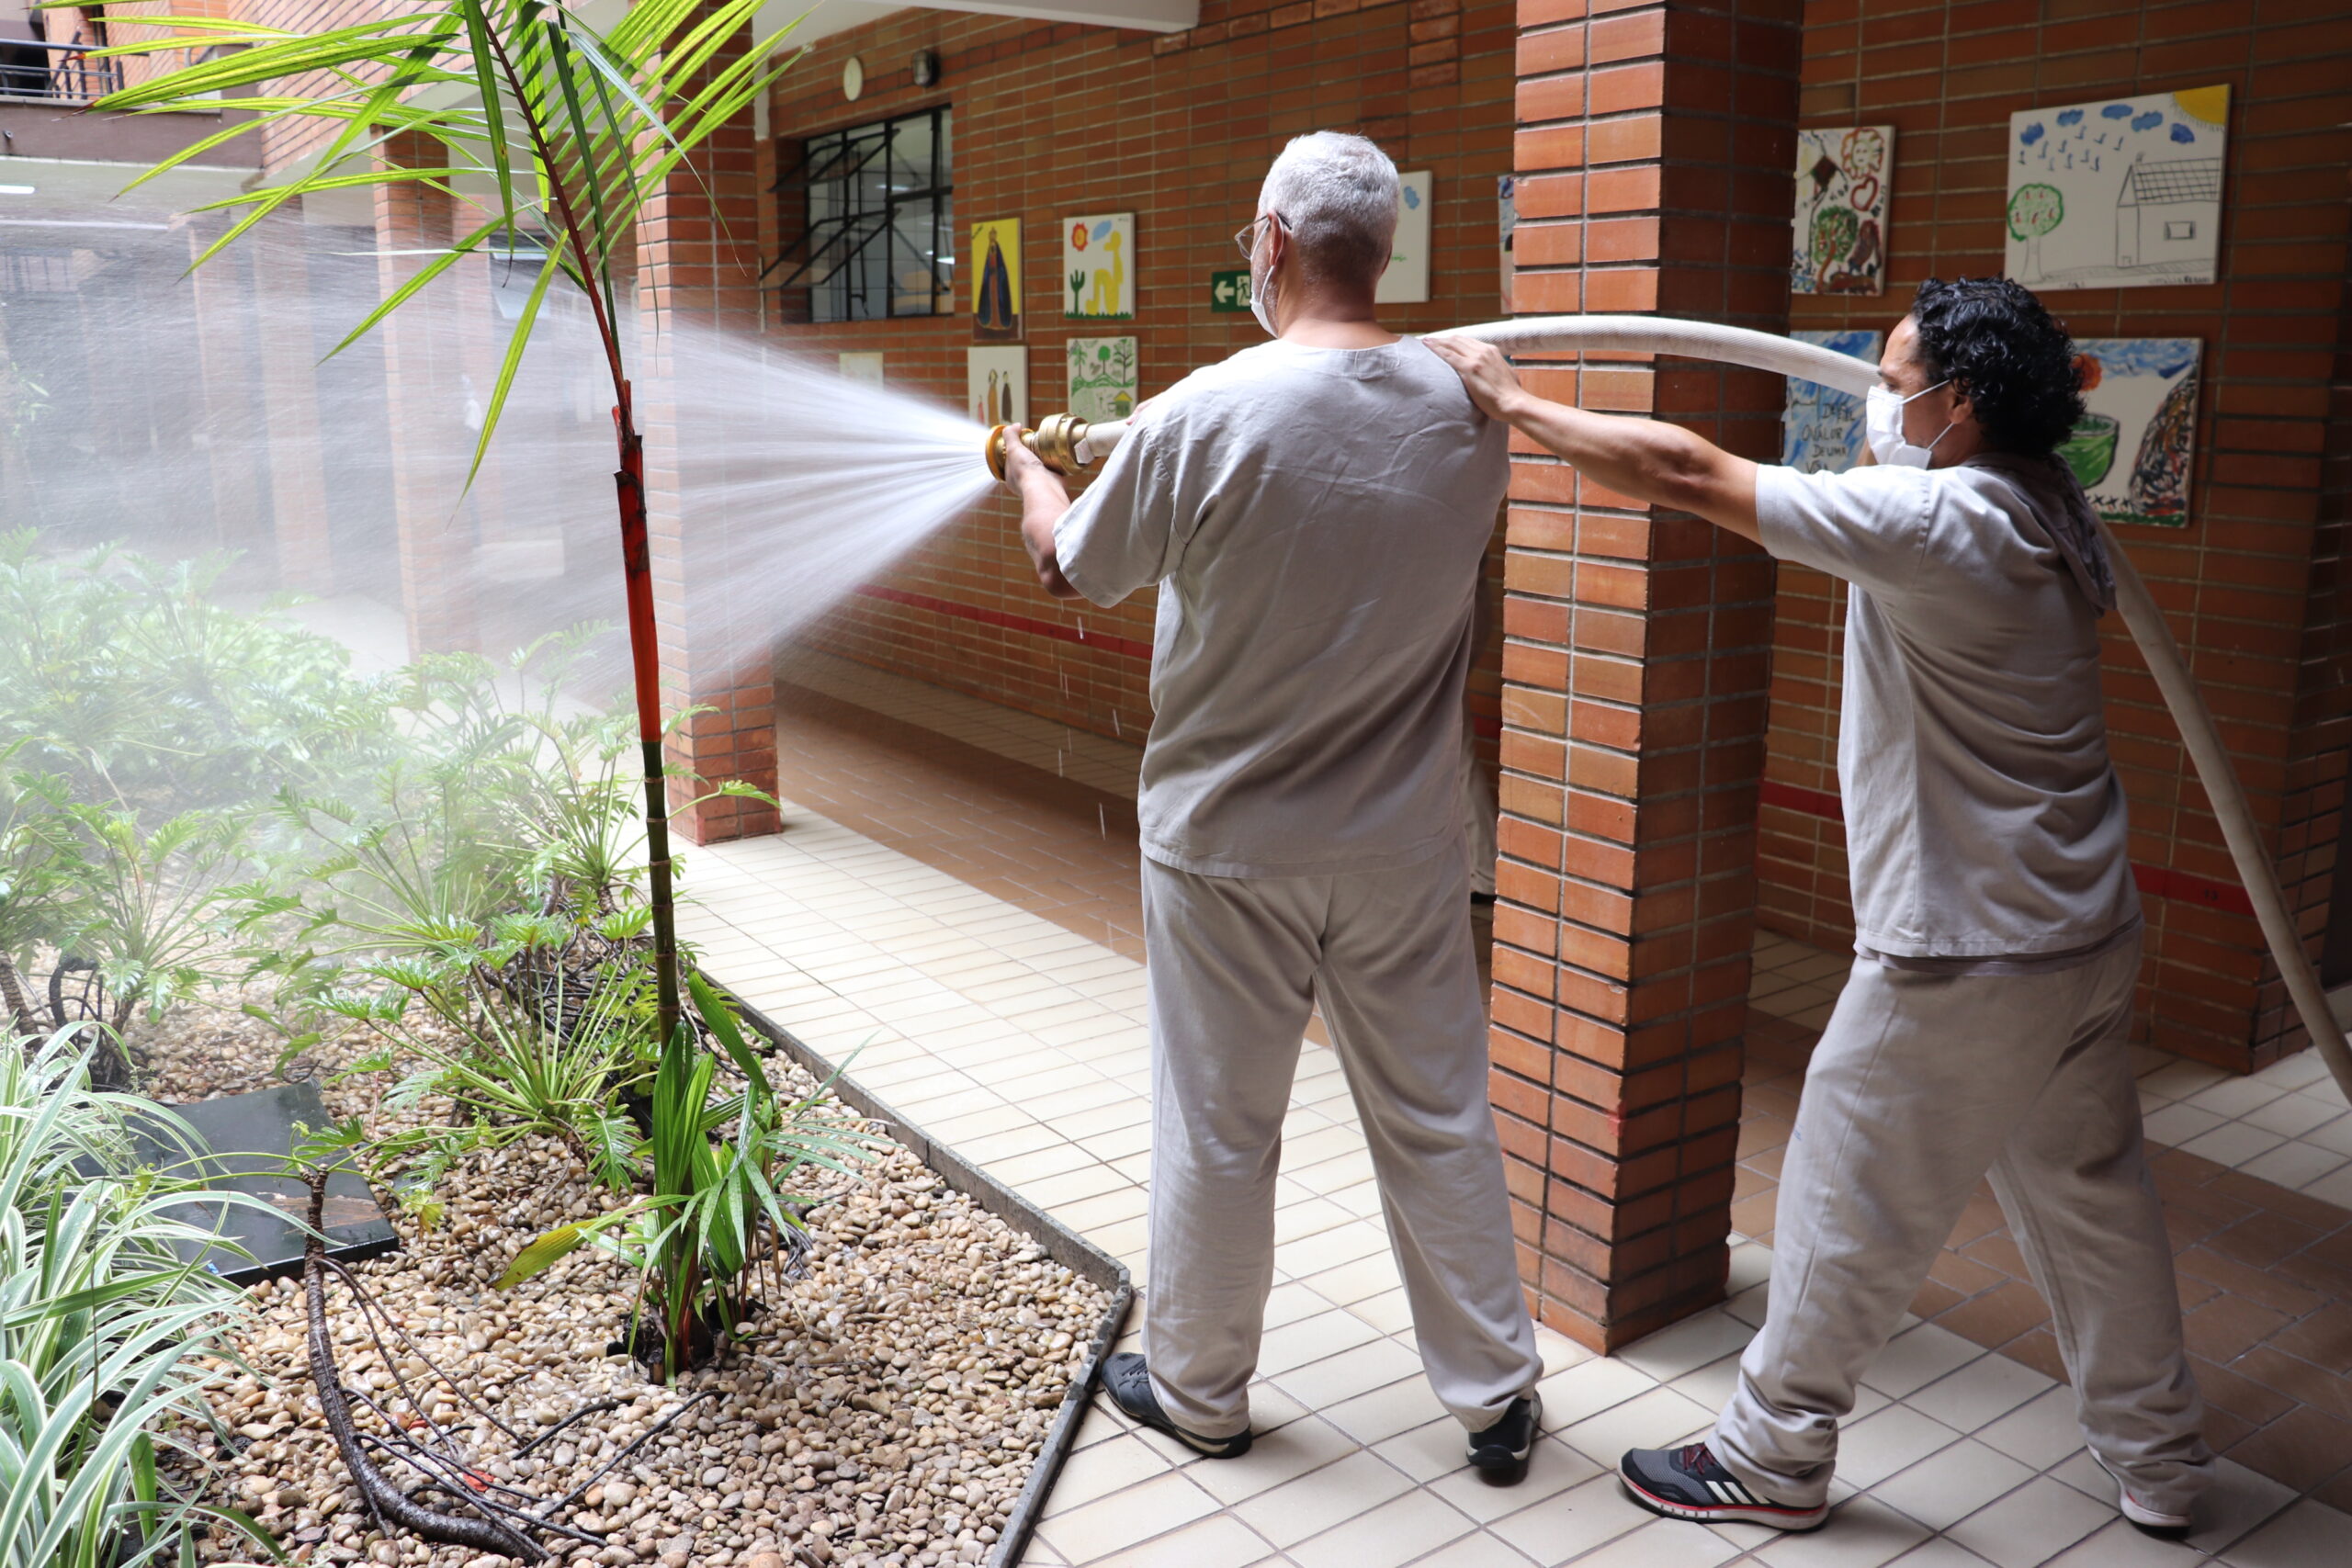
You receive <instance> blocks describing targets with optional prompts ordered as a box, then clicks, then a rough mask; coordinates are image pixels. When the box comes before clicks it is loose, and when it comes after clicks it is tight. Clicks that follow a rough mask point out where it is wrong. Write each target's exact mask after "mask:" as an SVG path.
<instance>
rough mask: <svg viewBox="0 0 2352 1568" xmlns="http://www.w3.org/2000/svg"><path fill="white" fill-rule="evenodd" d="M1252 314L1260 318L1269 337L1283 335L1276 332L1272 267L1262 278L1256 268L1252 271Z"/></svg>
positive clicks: (1251, 269) (1260, 323)
mask: <svg viewBox="0 0 2352 1568" xmlns="http://www.w3.org/2000/svg"><path fill="white" fill-rule="evenodd" d="M1250 314H1251V315H1253V316H1255V317H1257V318H1258V324H1259V325H1260V326H1261V327H1263V328H1265V329H1266V335H1267V336H1268V337H1280V336H1282V335H1283V334H1282V333H1278V332H1276V331H1275V330H1274V274H1273V270H1272V268H1271V267H1270V268H1268V269H1267V271H1266V274H1265V276H1262V277H1261V276H1259V274H1258V269H1257V268H1256V267H1254V266H1253V267H1251V268H1250Z"/></svg>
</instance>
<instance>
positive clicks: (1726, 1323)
mask: <svg viewBox="0 0 2352 1568" xmlns="http://www.w3.org/2000/svg"><path fill="white" fill-rule="evenodd" d="M1755 1335H1756V1331H1755V1330H1754V1329H1753V1328H1751V1327H1749V1326H1748V1325H1747V1324H1745V1323H1742V1322H1740V1321H1739V1319H1737V1318H1736V1317H1732V1316H1729V1315H1727V1314H1724V1312H1722V1311H1721V1310H1716V1311H1711V1312H1702V1313H1700V1314H1697V1315H1696V1316H1693V1317H1686V1318H1684V1319H1683V1320H1682V1321H1681V1322H1680V1323H1678V1324H1676V1325H1673V1326H1672V1327H1670V1328H1662V1329H1660V1330H1658V1331H1657V1333H1656V1334H1651V1335H1646V1336H1645V1337H1642V1338H1639V1339H1636V1340H1634V1342H1633V1343H1632V1344H1631V1345H1627V1346H1625V1347H1623V1348H1622V1349H1620V1350H1618V1351H1617V1352H1616V1354H1615V1356H1614V1357H1613V1358H1611V1359H1614V1360H1617V1361H1620V1362H1623V1364H1624V1365H1626V1366H1629V1367H1631V1368H1633V1369H1634V1371H1637V1372H1640V1373H1642V1374H1644V1375H1645V1376H1646V1377H1649V1378H1652V1379H1654V1380H1656V1381H1657V1382H1673V1381H1674V1380H1675V1379H1676V1378H1679V1377H1680V1376H1681V1375H1682V1374H1683V1373H1685V1372H1687V1371H1693V1370H1695V1369H1697V1368H1699V1367H1703V1366H1705V1365H1706V1364H1707V1363H1708V1362H1710V1361H1713V1360H1717V1359H1721V1358H1723V1357H1724V1356H1728V1355H1732V1354H1735V1353H1736V1352H1737V1351H1739V1350H1740V1349H1742V1348H1745V1347H1746V1346H1747V1342H1748V1340H1750V1339H1752V1338H1754V1337H1755Z"/></svg>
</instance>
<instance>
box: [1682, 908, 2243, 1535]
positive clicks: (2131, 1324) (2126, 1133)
mask: <svg viewBox="0 0 2352 1568" xmlns="http://www.w3.org/2000/svg"><path fill="white" fill-rule="evenodd" d="M2139 969H2140V944H2139V943H2138V942H2131V943H2130V944H2129V945H2127V946H2126V947H2123V948H2120V949H2118V950H2117V951H2115V952H2113V953H2107V954H2105V955H2103V956H2101V957H2098V958H2096V959H2093V960H2092V961H2090V962H2089V963H2087V964H2076V965H2075V966H2074V967H2072V968H2067V969H2062V970H2057V971H2054V972H2052V973H2047V974H2040V975H2022V976H1939V975H1928V974H1921V973H1917V972H1911V971H1905V970H1900V969H1893V968H1889V967H1887V966H1886V965H1884V964H1879V963H1877V962H1875V961H1873V960H1871V959H1867V958H1865V959H1861V960H1860V961H1858V962H1857V963H1856V964H1855V965H1854V970H1853V976H1852V978H1851V979H1849V981H1848V982H1847V985H1846V991H1845V994H1844V995H1843V996H1842V997H1840V998H1838V1007H1837V1010H1836V1012H1835V1013H1834V1014H1832V1016H1831V1018H1830V1020H1829V1027H1828V1028H1827V1029H1826V1031H1824V1032H1823V1033H1822V1037H1821V1043H1820V1044H1819V1045H1817V1046H1816V1047H1815V1049H1814V1054H1813V1062H1812V1065H1811V1066H1810V1067H1809V1068H1808V1069H1807V1070H1806V1073H1805V1080H1804V1098H1803V1100H1801V1102H1800V1103H1799V1106H1798V1110H1797V1120H1796V1126H1795V1129H1794V1131H1793V1132H1792V1134H1791V1136H1790V1141H1789V1145H1788V1153H1787V1156H1786V1157H1785V1159H1784V1161H1783V1163H1782V1166H1781V1189H1780V1206H1779V1213H1778V1216H1777V1217H1776V1219H1775V1220H1774V1222H1773V1224H1774V1229H1773V1235H1772V1280H1771V1288H1770V1303H1769V1306H1768V1308H1767V1315H1766V1321H1765V1324H1764V1328H1763V1331H1762V1332H1761V1333H1759V1334H1758V1335H1757V1337H1755V1339H1753V1340H1752V1341H1750V1342H1749V1344H1748V1347H1747V1354H1746V1355H1745V1356H1744V1357H1743V1358H1742V1359H1741V1362H1740V1380H1739V1386H1738V1388H1737V1389H1736V1391H1735V1392H1734V1393H1733V1394H1732V1397H1731V1401H1730V1403H1729V1404H1727V1405H1725V1406H1724V1412H1723V1414H1722V1416H1720V1417H1719V1418H1718V1419H1717V1421H1716V1425H1715V1436H1714V1442H1713V1449H1714V1451H1715V1455H1716V1457H1717V1458H1718V1459H1720V1460H1721V1461H1723V1463H1724V1466H1725V1467H1726V1468H1728V1469H1729V1470H1730V1471H1731V1472H1732V1473H1733V1474H1734V1475H1736V1476H1737V1477H1738V1478H1739V1479H1740V1481H1741V1482H1742V1483H1745V1484H1746V1485H1747V1487H1748V1489H1749V1490H1750V1491H1753V1492H1755V1493H1757V1494H1758V1495H1762V1496H1765V1497H1769V1498H1770V1499H1772V1500H1773V1501H1775V1502H1779V1503H1783V1504H1787V1505H1790V1506H1799V1507H1810V1506H1815V1505H1817V1504H1819V1503H1821V1502H1822V1501H1823V1500H1824V1499H1825V1498H1826V1495H1827V1494H1828V1490H1829V1476H1830V1472H1831V1470H1832V1469H1833V1468H1834V1466H1835V1463H1836V1461H1837V1456H1838V1418H1839V1417H1841V1416H1845V1415H1846V1414H1847V1413H1848V1412H1849V1411H1851V1410H1852V1409H1853V1407H1854V1384H1855V1381H1856V1380H1857V1379H1858V1378H1859V1377H1860V1375H1861V1374H1862V1372H1863V1371H1864V1370H1865V1369H1866V1368H1867V1367H1868V1366H1869V1364H1870V1361H1871V1358H1872V1357H1874V1356H1875V1355H1877V1354H1878V1352H1879V1350H1880V1348H1882V1347H1883V1346H1884V1345H1885V1343H1886V1341H1887V1339H1888V1337H1890V1336H1891V1335H1892V1334H1893V1333H1894V1328H1895V1326H1896V1325H1897V1324H1898V1323H1899V1322H1900V1321H1901V1319H1902V1315H1903V1314H1904V1312H1905V1309H1906V1308H1908V1307H1909V1305H1910V1304H1911V1298H1912V1296H1913V1295H1914V1294H1915V1293H1916V1292H1917V1290H1918V1287H1919V1283H1920V1281H1921V1280H1924V1279H1925V1278H1926V1277H1927V1272H1928V1266H1929V1265H1930V1264H1932V1263H1933V1262H1934V1260H1935V1257H1936V1253H1937V1251H1938V1249H1939V1247H1941V1246H1942V1245H1943V1243H1944V1240H1945V1238H1947V1237H1948V1236H1950V1235H1951V1228H1952V1226H1953V1224H1956V1223H1957V1222H1958V1221H1959V1218H1960V1212H1961V1209H1962V1206H1963V1205H1964V1204H1966V1202H1967V1201H1968V1199H1969V1196H1970V1194H1971V1193H1973V1191H1974V1190H1975V1188H1976V1183H1977V1181H1978V1179H1980V1178H1982V1177H1983V1176H1984V1175H1985V1172H1986V1170H1987V1169H1988V1168H1989V1169H1990V1171H1991V1173H1992V1178H1993V1190H1994V1193H1995V1195H1996V1197H1998V1198H1999V1200H2000V1202H2001V1209H2002V1212H2003V1213H2006V1214H2007V1216H2008V1221H2009V1228H2010V1230H2011V1231H2012V1232H2013V1233H2014V1234H2015V1235H2016V1237H2017V1241H2018V1247H2019V1248H2020V1249H2022V1250H2023V1252H2024V1253H2025V1257H2026V1262H2027V1264H2028V1266H2029V1267H2030V1269H2031V1270H2032V1273H2033V1282H2034V1285H2035V1287H2036V1288H2037V1289H2038V1290H2039V1291H2040V1292H2041V1297H2042V1300H2044V1301H2045V1302H2047V1303H2050V1317H2051V1329H2052V1333H2053V1334H2055V1336H2056V1337H2057V1340H2058V1351H2059V1354H2060V1356H2061V1357H2063V1358H2064V1361H2065V1364H2066V1371H2067V1375H2068V1378H2069V1379H2070V1381H2071V1382H2073V1384H2074V1387H2075V1401H2076V1409H2077V1414H2078V1416H2079V1418H2080V1420H2081V1422H2082V1427H2083V1433H2084V1436H2085V1437H2086V1438H2087V1439H2088V1441H2089V1445H2090V1450H2091V1452H2092V1453H2093V1455H2095V1456H2096V1457H2097V1458H2098V1460H2099V1461H2101V1462H2103V1463H2104V1464H2105V1465H2106V1466H2107V1468H2108V1470H2109V1472H2112V1473H2113V1474H2114V1475H2116V1476H2117V1477H2118V1478H2119V1479H2120V1481H2121V1482H2122V1483H2123V1484H2124V1485H2125V1486H2127V1487H2128V1488H2130V1490H2131V1494H2132V1495H2133V1496H2134V1497H2136V1498H2137V1499H2139V1500H2140V1501H2141V1502H2142V1503H2143V1504H2145V1505H2147V1506H2150V1507H2153V1508H2156V1509H2158V1510H2161V1511H2163V1512H2166V1513H2182V1512H2186V1511H2187V1510H2188V1504H2189V1501H2190V1499H2192V1498H2193V1497H2195V1496H2196V1495H2197V1494H2198V1493H2199V1491H2201V1490H2202V1489H2203V1487H2204V1485H2205V1483H2206V1482H2207V1481H2208V1480H2209V1479H2210V1477H2211V1471H2212V1462H2213V1461H2212V1452H2211V1450H2209V1449H2208V1448H2207V1447H2206V1446H2205V1439H2204V1437H2203V1435H2202V1426H2203V1418H2204V1409H2203V1405H2202V1404H2201V1402H2200V1401H2199V1396H2198V1392H2197V1384H2196V1382H2195V1380H2194V1378H2193V1377H2192V1376H2191V1374H2190V1372H2189V1369H2188V1359H2187V1357H2186V1356H2185V1355H2184V1354H2183V1352H2182V1348H2181V1330H2180V1296H2179V1292H2178V1289H2177V1286H2176V1284H2175V1282H2174V1279H2173V1263H2172V1246H2171V1243H2170V1242H2169V1241H2168V1240H2167V1239H2166V1237H2165V1225H2164V1216H2163V1214H2162V1213H2161V1212H2160V1211H2159V1209H2158V1207H2157V1203H2156V1191H2155V1184H2154V1180H2153V1179H2152V1178H2151V1176H2150V1174H2149V1170H2148V1163H2147V1158H2146V1156H2145V1154H2144V1152H2143V1149H2142V1146H2141V1142H2140V1101H2139V1095H2138V1091H2137V1089H2136V1088H2135V1086H2134V1085H2133V1083H2132V1078H2131V1063H2130V1057H2129V1055H2128V1054H2127V1049H2126V1046H2125V1043H2124V1038H2123V1036H2124V1031H2125V1029H2126V1027H2127V1026H2128V1025H2129V1023H2130V1021H2131V990H2132V985H2133V982H2134V980H2135V978H2136V976H2138V974H2139Z"/></svg>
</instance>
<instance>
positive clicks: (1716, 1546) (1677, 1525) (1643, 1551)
mask: <svg viewBox="0 0 2352 1568" xmlns="http://www.w3.org/2000/svg"><path fill="white" fill-rule="evenodd" d="M1738 1551H1739V1548H1738V1547H1736V1546H1734V1545H1733V1544H1732V1543H1731V1542H1729V1541H1727V1540H1724V1539H1723V1538H1722V1537H1721V1536H1719V1535H1716V1534H1715V1533H1714V1532H1713V1530H1710V1529H1707V1528H1706V1527H1705V1526H1704V1525H1694V1524H1691V1522H1689V1521H1688V1520H1686V1519H1652V1520H1651V1521H1650V1522H1649V1523H1647V1524H1645V1525H1642V1526H1639V1527H1638V1528H1636V1529H1632V1530H1629V1531H1628V1532H1626V1533H1625V1534H1623V1535H1621V1536H1619V1537H1618V1538H1617V1539H1616V1540H1612V1541H1611V1542H1609V1543H1608V1544H1607V1545H1606V1546H1602V1547H1599V1548H1596V1549H1595V1550H1593V1551H1589V1552H1587V1553H1585V1554H1584V1555H1583V1556H1581V1557H1579V1558H1577V1560H1576V1562H1577V1568H1714V1564H1716V1563H1718V1562H1726V1561H1728V1560H1729V1559H1731V1558H1732V1557H1734V1556H1736V1555H1737V1553H1738Z"/></svg>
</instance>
